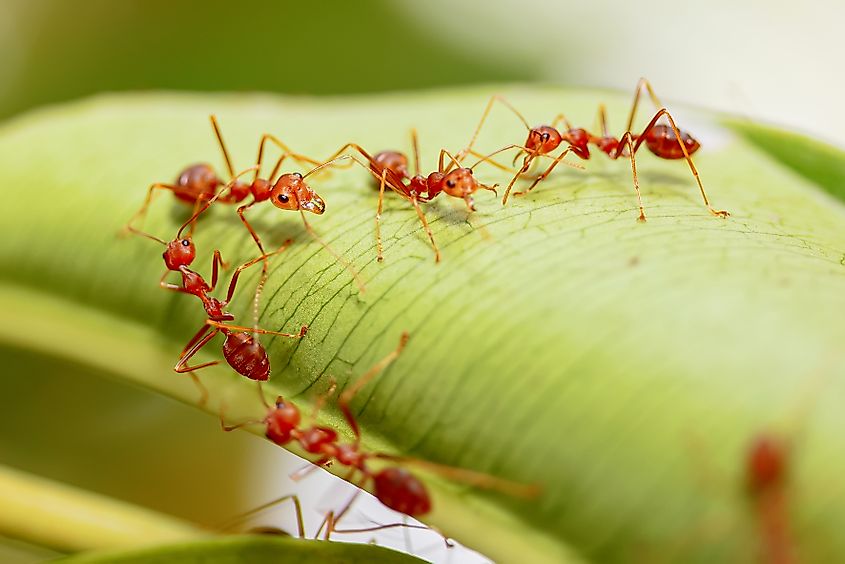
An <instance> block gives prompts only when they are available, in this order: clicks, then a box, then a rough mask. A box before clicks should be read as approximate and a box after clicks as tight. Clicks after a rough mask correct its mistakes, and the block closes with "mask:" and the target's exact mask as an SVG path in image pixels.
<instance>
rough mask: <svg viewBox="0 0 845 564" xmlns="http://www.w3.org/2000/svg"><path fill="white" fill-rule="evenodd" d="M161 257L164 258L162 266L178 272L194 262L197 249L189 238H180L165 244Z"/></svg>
mask: <svg viewBox="0 0 845 564" xmlns="http://www.w3.org/2000/svg"><path fill="white" fill-rule="evenodd" d="M161 256H162V258H164V264H165V265H166V266H167V269H168V270H179V269H180V268H181V267H183V266H188V265H190V264H191V263H192V262H194V259H195V258H196V256H197V249H196V247H194V242H193V241H192V240H191V238H190V237H182V238H178V239H174V240H172V241H170V242H169V243H167V248H165V249H164V253H162V255H161Z"/></svg>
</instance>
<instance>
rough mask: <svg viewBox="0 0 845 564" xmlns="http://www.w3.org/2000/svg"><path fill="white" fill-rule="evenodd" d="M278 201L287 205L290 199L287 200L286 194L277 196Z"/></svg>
mask: <svg viewBox="0 0 845 564" xmlns="http://www.w3.org/2000/svg"><path fill="white" fill-rule="evenodd" d="M278 199H279V201H280V202H282V203H283V204H286V203H288V200H290V198H288V196H287V194H279V198H278Z"/></svg>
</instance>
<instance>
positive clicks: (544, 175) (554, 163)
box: [514, 147, 572, 196]
mask: <svg viewBox="0 0 845 564" xmlns="http://www.w3.org/2000/svg"><path fill="white" fill-rule="evenodd" d="M571 150H572V148H571V147H567V148H566V149H564V150H563V152H561V154H559V155H558V156H557V157H555V160H553V161H552V164H550V165H549V168H547V169H546V170H545V171H543V173H542V174H540V175H539V176H538V177H537V178H535V179H534V182H532V183H531V186H529V187H528V188H527V189H526V190H524V191H522V192H514V196H523V195H525V194H527V193H528V192H530V191H531V190H533V189H534V187H535V186H537V184H539V183H540V182H542V181H543V180H545V179H546V178H547V177H548V176H549V175H550V174H551V173H552V171H553V170H554V169H555V167H556V166H557V165H558V164H560V162H561V161H563V158H564V157H565V156H566V155H568V154H569V151H571Z"/></svg>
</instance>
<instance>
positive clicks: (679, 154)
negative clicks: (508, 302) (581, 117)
mask: <svg viewBox="0 0 845 564" xmlns="http://www.w3.org/2000/svg"><path fill="white" fill-rule="evenodd" d="M644 89H645V90H646V91H647V92H648V95H649V97H650V98H651V101H652V103H653V104H654V106H655V107H656V108H657V109H658V110H657V113H655V114H654V116H653V117H652V118H651V121H649V123H648V125H646V127H645V128H644V129H643V130H642V132H641V133H640V134H639V135H636V134H634V133H633V132H632V131H631V128H632V127H633V123H634V117H635V116H636V112H637V106H638V104H639V99H640V95H641V94H642V91H643V90H644ZM496 101H499V102H500V103H502V104H503V105H505V107H507V108H508V109H510V110H511V111H512V112H513V113H514V114H515V115H516V116H517V118H519V120H520V121H521V122H522V123H523V125H524V126H525V128H526V129H527V130H528V138H527V139H526V141H525V144H524V145H508V146H507V147H503V148H502V149H499V151H497V152H502V151H507V150H510V149H514V148H515V149H519V152H518V153H517V155H516V157H515V158H514V161H516V160H517V159H518V158H519V157H520V156H521V155H522V154H525V157H524V159H523V162H522V167H521V168H520V169H519V171H518V172H517V173H516V174H515V175H514V177H513V178H512V179H511V181H510V183H509V184H508V186H507V188H506V189H505V192H504V196H503V197H502V204H503V205H504V204H506V203H507V201H508V197H509V195H510V193H511V189H512V188H513V186H514V184H515V183H516V181H517V180H518V179H519V178H520V177H521V176H522V175H523V174H525V173H526V172H528V169H529V167H530V166H531V164H532V163H533V162H534V160H535V159H536V158H538V157H540V156H549V157H551V155H550V153H552V151H554V150H555V149H557V148H558V147H559V146H560V145H561V143H563V142H566V143H567V145H568V146H567V147H566V149H564V150H563V151H562V152H561V153H560V154H559V155H558V156H557V157H554V158H553V161H552V163H551V164H550V165H549V167H548V168H546V170H545V171H543V173H542V174H540V175H539V176H538V177H537V178H535V179H534V182H533V183H532V184H531V185H530V186H529V187H528V188H527V189H526V190H525V191H524V192H517V193H516V195H523V194H526V193H528V192H530V191H531V190H532V189H533V188H534V187H535V186H536V185H537V184H538V183H539V182H540V181H542V180H543V179H545V178H546V177H547V176H548V175H549V174H551V172H552V171H553V170H554V168H555V167H556V166H557V165H558V164H559V163H560V162H561V161H562V160H563V158H564V157H565V156H566V155H567V154H569V153H570V152H572V153H574V154H575V155H577V156H578V157H579V158H581V159H584V160H586V159H589V158H590V147H589V146H590V145H595V146H596V147H597V148H598V149H599V150H600V151H601V152H602V153H604V154H606V155H607V156H608V157H610V158H611V159H613V160H616V159H618V158H620V157H625V156H627V157H629V158H630V159H631V172H632V175H633V181H634V191H635V192H636V193H637V203H638V206H639V210H640V215H639V218H638V219H639V220H640V221H645V219H646V218H645V210H644V208H643V203H642V195H641V194H640V185H639V180H638V177H637V163H636V159H635V157H634V155H635V153H636V152H637V150H638V149H639V148H640V146H641V145H642V144H643V143H645V145H646V147H648V150H649V151H651V152H652V153H653V154H654V155H655V156H657V157H660V158H662V159H669V160H677V159H686V161H687V164H688V165H689V168H690V171H691V172H692V175H693V176H694V177H695V181H696V183H697V184H698V188H699V190H700V192H701V197H702V199H703V200H704V205H705V206H706V207H707V209H708V210H709V211H710V213H712V214H713V215H715V216H717V217H727V216H728V215H730V214H729V213H728V212H726V211H721V210H716V209H714V208H713V207H712V206H711V205H710V201H709V199H708V198H707V194H706V192H705V191H704V185H703V184H702V182H701V178H700V176H699V174H698V169H696V167H695V164H694V163H693V161H692V157H691V156H690V155H692V154H693V153H695V152H696V151H697V150H698V149H699V147H700V144H699V142H698V141H697V140H695V139H694V138H693V137H692V135H690V134H689V133H687V132H685V131H682V130H680V129H679V128H678V126H677V125H675V120H674V118H673V117H672V115H671V114H670V113H669V111H668V110H667V109H666V108H665V107H664V106H663V104H661V103H660V101H659V100H658V99H657V96H656V95H655V94H654V90H653V89H652V87H651V84H649V82H648V81H647V80H646V79H644V78H641V79H640V81H639V82H638V83H637V87H636V89H635V91H634V102H633V104H632V106H631V113H630V115H629V117H628V125H627V127H626V130H625V132H624V133H623V134H622V136H621V137H620V138H618V139H617V138H616V137H614V136H612V135H610V134H609V133H608V129H607V117H606V114H605V109H604V106H603V105H600V106H599V122H600V128H601V135H594V134H592V133H590V132H588V131H587V130H586V129H582V128H574V127H573V126H572V124H571V123H570V122H569V120H568V119H566V116H564V115H563V114H559V115H558V116H557V117H556V118H555V119H554V121H552V124H551V125H540V126H537V127H531V126H529V125H528V121H527V120H526V119H525V117H524V116H523V115H522V114H521V113H520V112H519V111H518V110H517V109H516V108H515V107H514V106H513V105H511V103H510V102H508V101H507V100H506V99H505V98H503V97H501V96H493V97H492V98H490V101H489V102H488V103H487V107H486V108H485V110H484V113H483V114H482V116H481V120H480V121H479V123H478V126H477V127H476V129H475V132H474V133H473V136H472V138H471V139H470V142H469V143H468V144H467V146H466V147H465V148H464V149H462V150H461V151H460V152H459V153H458V155H457V157H458V159H459V160H460V159H462V158H463V157H465V156H466V155H467V154H469V153H473V154H474V152H473V151H472V146H473V145H474V144H475V141H476V139H477V137H478V134H479V132H480V131H481V128H482V126H483V124H484V122H485V120H486V119H487V116H488V114H489V113H490V110H491V109H492V107H493V103H494V102H496ZM664 116H665V117H666V119H667V120H668V121H669V125H666V124H663V123H658V121H659V120H660V119H661V118H662V117H664ZM560 122H563V124H564V125H565V126H566V130H565V131H563V130H559V129H557V126H558V123H560ZM493 154H496V153H492V154H491V156H492V155H493Z"/></svg>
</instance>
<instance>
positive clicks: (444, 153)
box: [437, 149, 461, 174]
mask: <svg viewBox="0 0 845 564" xmlns="http://www.w3.org/2000/svg"><path fill="white" fill-rule="evenodd" d="M443 157H449V160H450V161H451V162H449V166H448V167H446V168H445V169H444V168H443ZM452 165H454V166H455V168H461V163H460V161H458V159H456V158H455V157H454V155H452V153H450V152H449V151H448V150H446V149H440V157H439V158H438V160H437V171H438V172H440V173H442V174H446V173H448V172H449V171H450V170H452Z"/></svg>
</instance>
